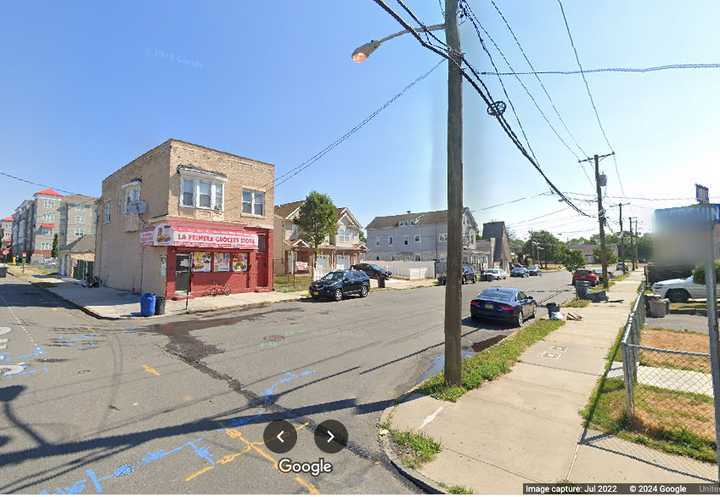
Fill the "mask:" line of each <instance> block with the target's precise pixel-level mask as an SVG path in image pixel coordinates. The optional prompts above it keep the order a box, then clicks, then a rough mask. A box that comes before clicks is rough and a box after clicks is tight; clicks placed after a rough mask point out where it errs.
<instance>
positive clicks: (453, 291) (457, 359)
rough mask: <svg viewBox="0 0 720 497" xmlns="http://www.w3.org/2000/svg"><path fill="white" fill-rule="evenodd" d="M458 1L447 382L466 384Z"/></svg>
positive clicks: (451, 42)
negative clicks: (463, 329) (463, 323)
mask: <svg viewBox="0 0 720 497" xmlns="http://www.w3.org/2000/svg"><path fill="white" fill-rule="evenodd" d="M457 10H458V0H445V42H446V43H447V46H448V52H449V54H448V55H449V56H450V58H451V59H452V61H453V62H454V63H453V62H451V63H449V64H448V116H447V204H448V216H447V223H448V241H447V278H446V283H445V383H447V384H448V385H460V384H461V383H462V376H461V375H462V373H461V372H462V350H461V347H460V330H461V316H462V308H461V306H462V286H461V282H460V277H461V268H462V216H463V162H462V154H463V146H462V145H463V143H462V142H463V122H462V80H463V76H462V70H461V64H462V53H461V52H460V35H459V33H458V23H457Z"/></svg>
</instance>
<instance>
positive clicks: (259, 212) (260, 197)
mask: <svg viewBox="0 0 720 497" xmlns="http://www.w3.org/2000/svg"><path fill="white" fill-rule="evenodd" d="M242 211H243V214H254V215H256V216H263V215H265V193H263V192H258V191H255V190H243V199H242Z"/></svg>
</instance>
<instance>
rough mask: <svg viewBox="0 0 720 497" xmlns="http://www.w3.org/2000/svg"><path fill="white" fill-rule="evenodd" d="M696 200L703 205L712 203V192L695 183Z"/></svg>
mask: <svg viewBox="0 0 720 497" xmlns="http://www.w3.org/2000/svg"><path fill="white" fill-rule="evenodd" d="M695 199H696V200H697V201H698V202H700V203H701V204H707V203H708V202H710V190H709V189H708V187H707V186H702V185H698V184H697V183H695Z"/></svg>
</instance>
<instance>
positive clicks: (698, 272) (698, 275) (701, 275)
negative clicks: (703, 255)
mask: <svg viewBox="0 0 720 497" xmlns="http://www.w3.org/2000/svg"><path fill="white" fill-rule="evenodd" d="M693 280H695V283H697V284H698V285H704V284H705V265H704V264H700V265H698V266H696V267H695V269H694V270H693ZM715 281H716V282H718V281H720V259H718V260H716V261H715Z"/></svg>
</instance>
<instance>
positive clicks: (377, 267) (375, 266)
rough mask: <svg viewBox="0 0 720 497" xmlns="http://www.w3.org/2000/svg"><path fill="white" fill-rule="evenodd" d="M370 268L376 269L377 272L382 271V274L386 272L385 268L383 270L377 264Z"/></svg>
mask: <svg viewBox="0 0 720 497" xmlns="http://www.w3.org/2000/svg"><path fill="white" fill-rule="evenodd" d="M370 268H371V269H374V270H375V271H380V272H382V271H385V270H384V269H383V268H381V267H380V266H378V265H376V264H370Z"/></svg>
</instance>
